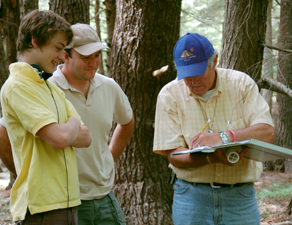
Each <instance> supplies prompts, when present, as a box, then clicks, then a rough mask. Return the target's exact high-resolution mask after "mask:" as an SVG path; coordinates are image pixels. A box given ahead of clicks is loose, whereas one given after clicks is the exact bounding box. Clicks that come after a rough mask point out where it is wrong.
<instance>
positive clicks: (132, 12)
mask: <svg viewBox="0 0 292 225" xmlns="http://www.w3.org/2000/svg"><path fill="white" fill-rule="evenodd" d="M180 10H181V0H174V1H147V0H133V1H122V0H118V1H117V17H116V24H115V30H114V35H113V40H112V49H111V57H110V60H109V66H110V68H111V71H112V72H111V74H110V76H111V77H113V78H114V79H115V80H116V81H117V82H118V83H119V84H120V85H121V87H122V89H123V90H124V91H125V93H126V95H127V96H128V97H129V100H130V102H131V105H132V108H133V111H134V116H135V119H136V123H135V131H134V134H133V137H132V139H131V140H130V143H129V145H128V146H127V148H126V150H125V151H124V153H123V154H122V155H121V156H120V158H119V160H118V161H117V163H116V181H115V186H114V193H115V195H116V196H117V198H118V200H119V202H120V204H121V207H122V209H123V211H124V214H125V217H126V221H127V224H129V225H131V224H164V225H165V224H172V219H171V204H172V197H173V193H172V186H171V185H170V184H168V177H169V169H168V160H167V158H166V157H163V156H160V155H156V154H154V153H153V150H152V149H153V133H154V130H153V123H154V114H155V106H156V98H157V95H158V93H159V91H160V89H161V88H162V87H163V86H164V85H165V84H166V83H168V82H169V81H171V80H173V79H174V78H175V76H176V73H175V70H174V67H173V63H172V61H173V55H172V52H173V48H174V45H175V43H176V41H177V40H178V38H179V28H180ZM167 64H170V69H169V70H168V72H166V73H165V74H164V75H162V76H161V77H158V78H154V77H152V72H153V71H154V70H157V69H160V68H161V67H163V66H165V65H167Z"/></svg>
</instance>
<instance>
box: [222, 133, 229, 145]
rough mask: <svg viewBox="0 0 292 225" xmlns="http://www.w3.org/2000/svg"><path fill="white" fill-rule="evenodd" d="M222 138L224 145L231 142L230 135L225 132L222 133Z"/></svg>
mask: <svg viewBox="0 0 292 225" xmlns="http://www.w3.org/2000/svg"><path fill="white" fill-rule="evenodd" d="M220 136H221V139H222V141H223V143H224V144H225V143H228V142H229V138H228V134H226V133H225V132H221V133H220Z"/></svg>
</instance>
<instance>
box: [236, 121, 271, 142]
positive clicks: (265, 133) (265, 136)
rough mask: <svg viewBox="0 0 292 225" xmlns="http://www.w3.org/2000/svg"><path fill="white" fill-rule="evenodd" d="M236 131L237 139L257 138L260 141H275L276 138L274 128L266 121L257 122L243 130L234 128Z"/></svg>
mask: <svg viewBox="0 0 292 225" xmlns="http://www.w3.org/2000/svg"><path fill="white" fill-rule="evenodd" d="M234 133H235V135H236V140H237V141H244V140H249V139H256V140H259V141H264V142H268V143H273V141H274V138H275V134H274V128H273V127H272V126H270V125H268V124H264V123H259V124H255V125H253V126H250V127H247V128H244V129H241V130H234Z"/></svg>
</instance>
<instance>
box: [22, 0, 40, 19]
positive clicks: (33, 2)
mask: <svg viewBox="0 0 292 225" xmlns="http://www.w3.org/2000/svg"><path fill="white" fill-rule="evenodd" d="M38 8H39V1H38V0H25V1H24V15H25V14H27V13H29V12H30V11H33V10H35V9H38Z"/></svg>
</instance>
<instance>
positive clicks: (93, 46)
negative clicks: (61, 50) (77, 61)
mask: <svg viewBox="0 0 292 225" xmlns="http://www.w3.org/2000/svg"><path fill="white" fill-rule="evenodd" d="M73 49H74V50H75V51H76V52H78V53H79V54H81V55H91V54H92V53H95V52H97V51H99V50H102V49H109V47H107V46H106V45H104V44H103V43H101V42H94V43H89V44H86V45H81V46H78V47H75V48H73Z"/></svg>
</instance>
